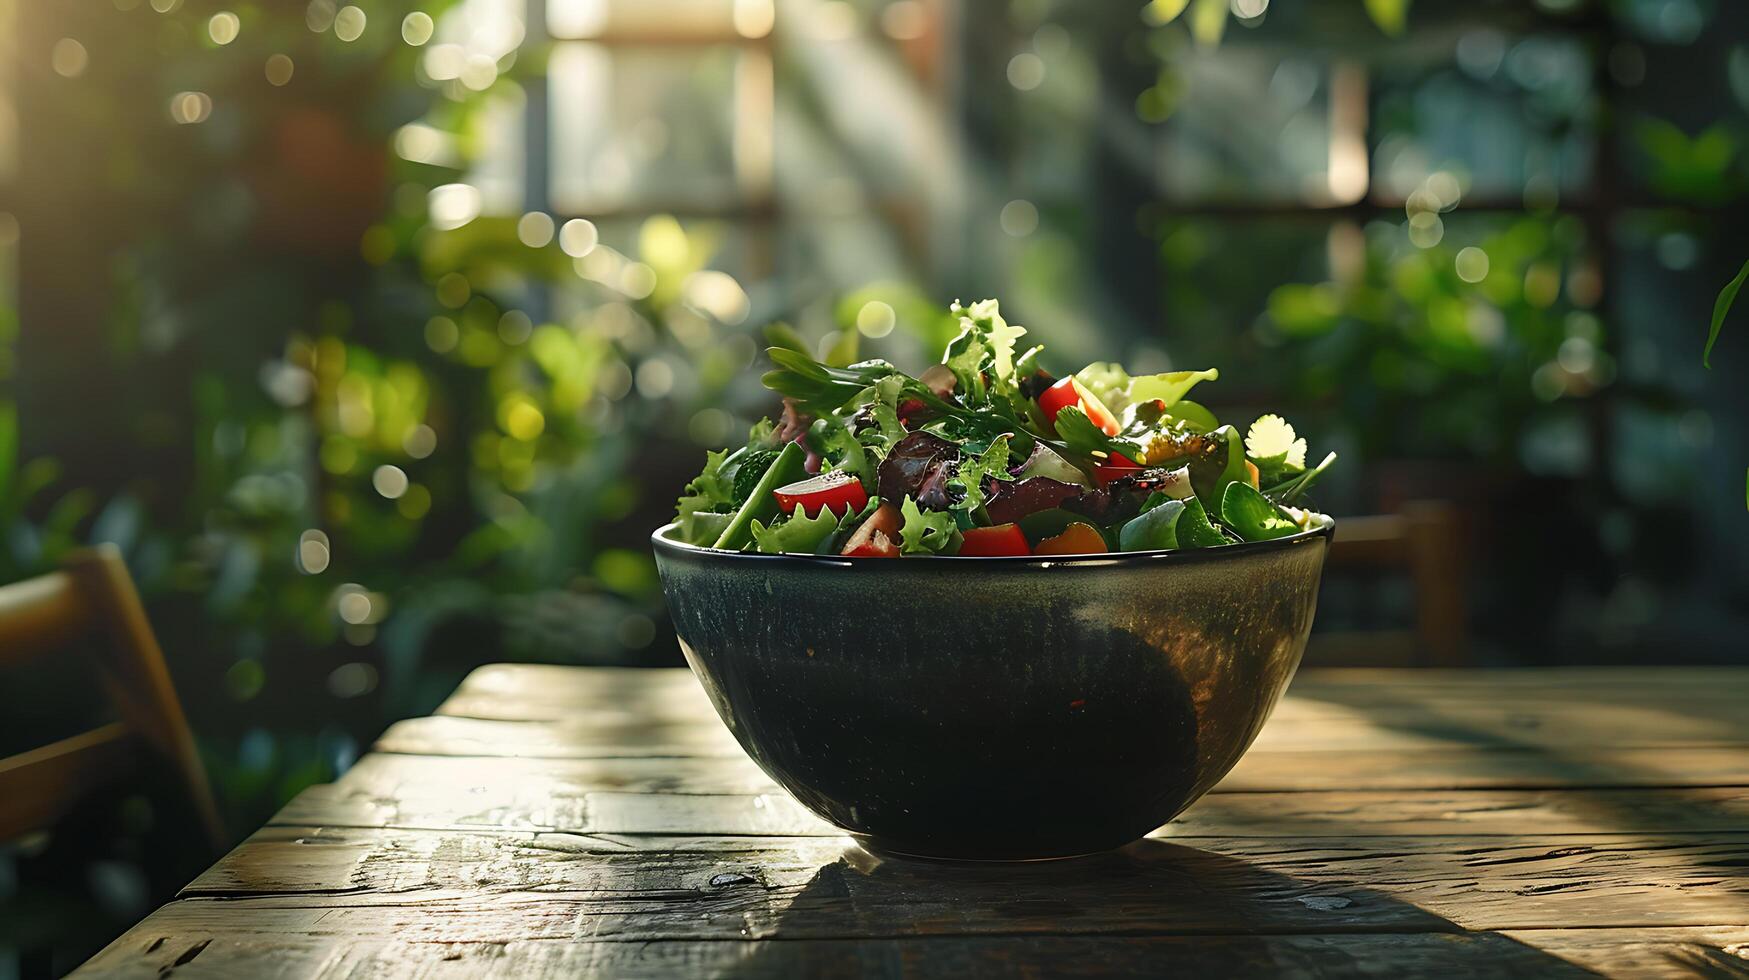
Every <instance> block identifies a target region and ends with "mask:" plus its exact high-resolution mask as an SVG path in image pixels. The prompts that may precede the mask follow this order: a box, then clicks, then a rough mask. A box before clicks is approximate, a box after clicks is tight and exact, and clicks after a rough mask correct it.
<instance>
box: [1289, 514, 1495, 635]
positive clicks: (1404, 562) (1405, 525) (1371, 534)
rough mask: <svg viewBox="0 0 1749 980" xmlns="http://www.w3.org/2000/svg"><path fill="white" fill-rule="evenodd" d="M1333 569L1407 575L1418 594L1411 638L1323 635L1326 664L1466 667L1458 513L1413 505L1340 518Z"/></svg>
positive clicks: (1464, 559) (1464, 570)
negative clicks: (1378, 513) (1389, 510)
mask: <svg viewBox="0 0 1749 980" xmlns="http://www.w3.org/2000/svg"><path fill="white" fill-rule="evenodd" d="M1327 564H1328V567H1329V569H1330V570H1331V571H1332V572H1333V573H1336V574H1340V573H1342V572H1344V571H1356V570H1380V569H1384V570H1396V571H1400V572H1406V573H1407V574H1408V577H1409V582H1410V585H1411V587H1412V588H1413V590H1414V594H1415V627H1414V630H1413V631H1412V633H1410V634H1407V635H1405V634H1403V633H1400V632H1397V633H1390V632H1386V633H1376V634H1374V633H1325V634H1322V635H1321V636H1318V637H1316V639H1317V640H1318V642H1317V644H1316V647H1317V649H1316V650H1315V651H1314V653H1316V654H1319V655H1320V656H1318V658H1317V659H1319V660H1320V661H1322V662H1325V663H1334V662H1338V661H1340V662H1342V663H1344V664H1350V665H1356V666H1360V665H1365V666H1408V665H1418V666H1432V667H1461V666H1467V665H1468V663H1469V660H1470V647H1469V638H1468V635H1467V633H1468V630H1467V619H1468V602H1467V586H1466V581H1465V580H1466V576H1467V574H1468V570H1469V564H1468V547H1467V542H1466V539H1465V535H1464V532H1463V522H1462V520H1461V517H1460V515H1459V513H1458V511H1457V508H1455V507H1453V506H1452V505H1451V504H1449V503H1446V502H1443V501H1425V500H1423V501H1409V502H1406V503H1405V504H1403V506H1402V508H1401V510H1399V511H1398V512H1397V513H1395V514H1384V515H1378V516H1369V517H1343V518H1338V519H1337V521H1336V540H1335V541H1334V542H1332V544H1331V547H1330V557H1329V560H1328V563H1327Z"/></svg>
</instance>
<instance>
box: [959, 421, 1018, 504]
mask: <svg viewBox="0 0 1749 980" xmlns="http://www.w3.org/2000/svg"><path fill="white" fill-rule="evenodd" d="M1009 456H1010V453H1009V449H1008V436H1006V435H1000V436H997V437H996V438H995V439H993V440H991V441H990V448H988V449H986V450H984V451H983V452H982V453H981V454H978V455H975V456H974V455H970V454H968V455H966V456H965V457H964V458H962V459H961V460H960V464H959V472H958V473H956V474H955V475H954V478H953V479H952V480H950V481H949V482H950V483H952V484H955V485H957V486H958V487H959V488H960V490H961V491H962V492H963V493H964V494H965V495H964V496H963V497H961V498H960V500H959V502H958V503H956V504H954V509H955V510H963V511H965V512H967V513H972V514H975V513H977V512H978V510H979V508H981V507H983V506H984V500H985V494H984V480H985V479H986V478H993V479H997V480H1009V481H1011V480H1013V479H1014V476H1013V475H1012V474H1010V473H1009V472H1008V460H1009Z"/></svg>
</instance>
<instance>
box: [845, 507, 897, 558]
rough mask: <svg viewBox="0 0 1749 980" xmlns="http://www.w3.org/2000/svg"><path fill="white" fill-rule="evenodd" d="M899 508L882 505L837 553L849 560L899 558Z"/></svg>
mask: <svg viewBox="0 0 1749 980" xmlns="http://www.w3.org/2000/svg"><path fill="white" fill-rule="evenodd" d="M898 537H899V508H897V507H894V506H893V505H892V504H886V503H883V504H881V505H880V506H879V507H876V508H875V512H874V513H872V514H870V515H868V520H866V521H863V522H862V526H861V527H859V528H857V529H856V533H855V534H852V535H851V536H850V540H849V541H847V542H845V543H844V548H843V550H842V551H840V552H839V554H841V555H846V556H848V557H851V558H897V557H899V541H898Z"/></svg>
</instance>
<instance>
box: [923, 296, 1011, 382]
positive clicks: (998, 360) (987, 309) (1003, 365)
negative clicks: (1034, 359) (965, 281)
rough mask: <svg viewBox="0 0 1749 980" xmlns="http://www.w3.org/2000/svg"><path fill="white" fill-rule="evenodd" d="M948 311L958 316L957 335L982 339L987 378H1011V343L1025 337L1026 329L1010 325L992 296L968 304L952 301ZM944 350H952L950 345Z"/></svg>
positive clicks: (1003, 379)
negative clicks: (987, 371)
mask: <svg viewBox="0 0 1749 980" xmlns="http://www.w3.org/2000/svg"><path fill="white" fill-rule="evenodd" d="M948 312H949V313H951V314H952V315H953V316H956V317H959V319H960V336H961V337H964V336H966V335H967V334H968V333H969V334H975V335H977V336H978V337H979V338H980V339H981V340H982V342H983V347H984V348H985V349H986V350H987V351H988V352H989V357H990V368H991V371H990V374H991V377H994V378H996V379H998V380H1001V381H1008V380H1009V379H1011V378H1012V377H1013V376H1014V342H1015V341H1017V340H1019V339H1020V338H1022V337H1024V336H1026V328H1025V327H1022V326H1018V325H1010V324H1009V322H1008V321H1007V320H1004V319H1003V318H1002V310H1001V306H1000V304H998V303H997V302H996V301H995V300H993V299H986V300H980V301H978V302H976V303H973V304H972V305H971V306H963V305H961V304H960V303H959V302H958V301H955V302H954V304H953V306H952V307H951V308H950V309H949V310H948ZM957 339H958V338H956V340H957ZM948 350H949V352H950V353H951V352H952V350H953V346H952V345H951V344H950V345H949V346H948ZM943 363H946V362H945V360H944V361H943ZM949 366H950V367H951V366H952V365H949ZM956 374H957V372H956Z"/></svg>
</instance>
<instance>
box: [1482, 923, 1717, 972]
mask: <svg viewBox="0 0 1749 980" xmlns="http://www.w3.org/2000/svg"><path fill="white" fill-rule="evenodd" d="M1502 935H1506V936H1509V937H1511V938H1512V939H1514V940H1516V941H1517V942H1520V943H1523V944H1524V945H1525V946H1529V947H1533V948H1535V949H1537V950H1540V951H1543V952H1546V953H1548V954H1550V955H1553V956H1557V957H1559V958H1561V959H1563V960H1565V961H1567V962H1569V963H1572V964H1575V965H1577V966H1581V967H1584V968H1585V969H1588V970H1591V971H1594V972H1596V973H1600V974H1602V975H1604V976H1607V977H1634V978H1658V977H1686V978H1693V977H1701V978H1719V980H1724V978H1727V977H1730V978H1736V980H1742V978H1744V977H1749V926H1736V927H1719V928H1676V929H1536V930H1514V931H1511V932H1506V933H1503V934H1502Z"/></svg>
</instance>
